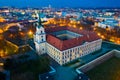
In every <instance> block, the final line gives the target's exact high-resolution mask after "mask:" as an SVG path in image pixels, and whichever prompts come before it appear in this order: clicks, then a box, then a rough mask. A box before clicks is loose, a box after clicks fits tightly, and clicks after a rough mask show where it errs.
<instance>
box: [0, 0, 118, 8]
mask: <svg viewBox="0 0 120 80" xmlns="http://www.w3.org/2000/svg"><path fill="white" fill-rule="evenodd" d="M49 4H50V5H51V6H52V7H120V0H0V7H2V6H16V7H27V6H29V7H45V6H48V5H49Z"/></svg>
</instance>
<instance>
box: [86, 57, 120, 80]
mask: <svg viewBox="0 0 120 80" xmlns="http://www.w3.org/2000/svg"><path fill="white" fill-rule="evenodd" d="M86 74H87V75H88V76H89V78H90V80H120V58H116V57H113V58H111V59H109V60H107V61H105V62H104V63H102V64H100V65H98V66H96V67H95V68H93V69H92V70H90V71H88V72H87V73H86Z"/></svg>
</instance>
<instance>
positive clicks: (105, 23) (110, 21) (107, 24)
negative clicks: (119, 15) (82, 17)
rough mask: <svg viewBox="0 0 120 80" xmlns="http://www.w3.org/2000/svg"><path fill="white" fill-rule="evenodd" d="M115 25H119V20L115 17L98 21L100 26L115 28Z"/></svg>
mask: <svg viewBox="0 0 120 80" xmlns="http://www.w3.org/2000/svg"><path fill="white" fill-rule="evenodd" d="M115 26H119V21H117V20H114V19H107V20H105V21H103V22H98V27H102V28H106V27H108V28H110V29H113V28H114V27H115Z"/></svg>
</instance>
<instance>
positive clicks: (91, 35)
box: [45, 27, 100, 51]
mask: <svg viewBox="0 0 120 80" xmlns="http://www.w3.org/2000/svg"><path fill="white" fill-rule="evenodd" d="M60 30H69V31H73V32H76V33H79V34H82V35H83V36H81V37H78V38H73V39H69V40H64V41H62V40H60V39H58V38H57V37H55V36H53V35H51V34H49V33H52V32H56V31H60ZM45 31H46V33H47V42H48V43H49V44H51V45H53V46H54V47H56V48H57V49H59V50H61V51H63V50H66V49H69V48H72V47H75V46H79V45H82V44H83V43H84V42H91V41H94V40H97V39H100V37H99V36H98V35H97V34H96V33H95V32H90V31H85V30H79V29H77V28H72V27H54V28H46V29H45Z"/></svg>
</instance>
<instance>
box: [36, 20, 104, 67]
mask: <svg viewBox="0 0 120 80" xmlns="http://www.w3.org/2000/svg"><path fill="white" fill-rule="evenodd" d="M34 42H35V47H36V51H37V52H38V54H39V55H41V54H45V53H47V54H48V55H49V56H50V57H52V58H53V59H54V60H55V61H56V62H58V63H59V64H60V65H63V64H66V63H68V62H70V61H73V60H75V59H77V58H80V57H82V56H85V55H87V54H90V53H92V52H94V51H97V50H99V49H101V43H102V39H100V38H99V37H98V36H97V34H96V33H94V32H88V31H84V30H79V29H77V28H72V27H54V28H43V26H42V25H41V22H40V20H39V21H38V22H37V27H36V33H35V35H34Z"/></svg>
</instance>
